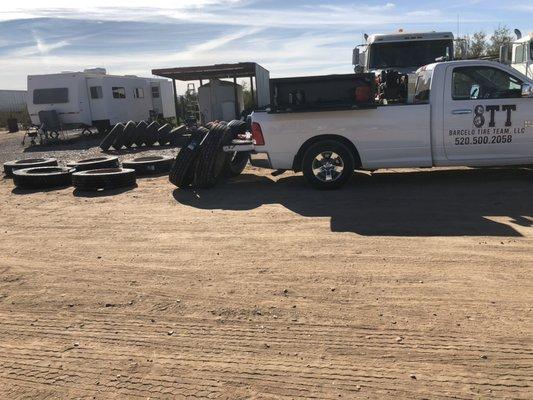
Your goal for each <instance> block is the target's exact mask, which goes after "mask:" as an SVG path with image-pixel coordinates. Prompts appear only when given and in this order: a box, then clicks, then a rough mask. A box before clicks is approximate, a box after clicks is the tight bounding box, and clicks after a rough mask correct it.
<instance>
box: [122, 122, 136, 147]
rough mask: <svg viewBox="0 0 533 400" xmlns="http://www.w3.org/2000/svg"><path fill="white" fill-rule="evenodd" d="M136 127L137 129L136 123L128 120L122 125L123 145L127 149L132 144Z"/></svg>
mask: <svg viewBox="0 0 533 400" xmlns="http://www.w3.org/2000/svg"><path fill="white" fill-rule="evenodd" d="M136 129H137V124H136V123H135V122H133V121H129V122H128V123H127V124H126V126H125V127H124V134H123V138H124V139H123V145H124V147H126V148H127V149H129V148H130V147H131V146H132V145H133V140H134V139H135V131H136ZM117 150H118V149H117Z"/></svg>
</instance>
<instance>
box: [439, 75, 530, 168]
mask: <svg viewBox="0 0 533 400" xmlns="http://www.w3.org/2000/svg"><path fill="white" fill-rule="evenodd" d="M521 85H522V81H521V80H520V79H518V78H517V77H515V76H513V75H511V74H509V73H508V72H507V71H505V70H503V69H500V68H498V67H496V66H487V65H470V66H464V65H463V66H460V65H458V66H454V65H450V66H448V68H447V69H446V79H445V90H444V99H443V100H444V101H443V104H444V105H443V107H444V116H443V117H444V118H443V121H444V122H443V123H444V127H443V128H444V129H443V133H444V138H443V139H444V151H445V154H446V158H447V159H448V160H450V161H452V160H453V161H455V160H456V161H458V163H459V162H460V161H462V162H467V163H468V162H472V164H471V165H476V162H479V164H481V165H483V164H484V165H486V164H488V163H490V162H491V161H492V160H494V162H496V163H497V160H502V161H503V160H509V161H510V162H517V163H518V162H519V161H521V160H524V161H525V160H527V159H529V160H533V129H532V127H531V124H532V120H533V99H532V98H526V97H522V96H521Z"/></svg>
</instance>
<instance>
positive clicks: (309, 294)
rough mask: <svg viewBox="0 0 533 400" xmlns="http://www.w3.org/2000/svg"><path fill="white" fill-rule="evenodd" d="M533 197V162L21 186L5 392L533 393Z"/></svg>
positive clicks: (2, 319) (6, 210) (5, 201)
mask: <svg viewBox="0 0 533 400" xmlns="http://www.w3.org/2000/svg"><path fill="white" fill-rule="evenodd" d="M0 137H3V138H2V139H0V154H3V156H2V157H4V160H3V161H5V160H6V159H5V157H6V155H7V156H12V155H13V154H14V153H13V150H9V143H11V142H12V141H13V137H10V139H9V140H8V139H6V135H5V134H0ZM8 142H9V143H8ZM6 149H8V150H6ZM74 150H75V149H74ZM74 150H72V151H74ZM18 151H20V149H19V150H18ZM64 151H65V152H66V153H65V154H66V155H69V157H70V155H72V154H73V153H69V152H70V151H71V150H68V149H67V150H64ZM91 151H96V150H94V149H93V150H89V151H88V153H90V152H91ZM165 151H169V152H171V151H175V150H165ZM55 154H56V155H58V156H61V154H62V153H61V151H58V152H57V153H55ZM21 155H22V156H28V154H27V153H25V154H21ZM11 158H17V157H11ZM532 199H533V171H529V170H526V169H514V170H494V169H480V170H474V169H468V170H467V169H463V170H401V171H386V172H378V173H375V174H373V175H372V176H370V175H365V174H357V175H354V178H353V179H352V181H351V182H350V183H349V184H348V185H347V187H346V188H344V189H343V190H340V191H336V192H318V191H314V190H312V189H309V188H307V187H306V186H305V184H304V181H303V178H302V177H301V175H295V174H291V173H287V174H284V175H281V176H279V177H277V178H273V177H272V176H270V175H269V171H259V170H256V169H254V168H251V167H249V168H247V170H246V171H245V173H244V174H243V175H242V176H241V177H239V178H237V179H234V180H232V181H230V182H227V183H224V184H222V185H219V186H218V187H216V188H215V189H213V190H207V191H200V192H194V191H183V190H177V189H175V187H173V186H172V185H171V184H170V183H169V182H168V180H167V178H166V177H158V178H149V179H139V180H138V187H136V188H133V189H131V190H121V191H113V192H107V193H84V192H76V191H73V189H72V188H68V189H61V190H51V191H47V192H33V193H32V192H22V191H17V190H14V188H13V184H12V182H11V180H6V179H4V180H2V181H0V215H1V218H0V254H1V256H0V398H1V399H78V398H83V399H86V398H87V399H93V398H95V399H126V398H128V399H129V398H141V399H148V398H150V399H171V398H188V397H190V398H224V399H297V398H301V399H311V398H312V399H334V398H335V399H338V398H345V399H346V398H347V399H492V398H494V399H496V398H497V399H531V398H532V393H533V387H532V386H533V251H532V250H533V239H532V238H533V202H532Z"/></svg>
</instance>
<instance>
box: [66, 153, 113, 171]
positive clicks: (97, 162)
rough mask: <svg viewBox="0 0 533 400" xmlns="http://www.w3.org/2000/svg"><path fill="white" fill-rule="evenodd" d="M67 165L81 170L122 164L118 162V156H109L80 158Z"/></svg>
mask: <svg viewBox="0 0 533 400" xmlns="http://www.w3.org/2000/svg"><path fill="white" fill-rule="evenodd" d="M67 166H68V167H71V168H74V169H75V170H76V172H79V171H88V170H90V169H101V168H118V167H119V166H120V165H119V162H118V157H112V156H109V157H96V158H88V159H85V160H79V161H76V162H72V163H68V164H67Z"/></svg>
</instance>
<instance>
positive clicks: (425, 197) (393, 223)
mask: <svg viewBox="0 0 533 400" xmlns="http://www.w3.org/2000/svg"><path fill="white" fill-rule="evenodd" d="M173 194H174V198H175V199H176V201H178V202H179V203H182V204H186V205H189V206H192V207H197V208H201V209H225V210H252V209H255V208H257V207H259V206H261V205H263V204H281V205H283V206H284V207H286V208H287V209H289V210H291V211H293V212H295V213H297V214H299V215H302V216H305V217H330V218H331V230H332V231H333V232H354V233H357V234H360V235H368V236H521V234H520V233H519V232H518V231H517V230H515V229H514V228H513V227H512V226H510V225H507V224H502V223H498V222H495V221H492V220H490V219H489V218H490V217H502V216H503V217H509V218H511V220H512V221H513V222H514V223H515V224H518V225H521V226H524V227H530V226H532V225H533V224H532V220H531V216H532V215H533V202H532V201H531V199H533V170H531V169H469V170H441V171H415V172H405V173H399V172H387V173H376V174H373V175H372V176H370V175H364V174H355V175H354V177H353V178H352V180H351V181H350V182H349V183H348V184H347V185H346V186H345V187H344V188H343V189H341V190H338V191H330V192H321V191H316V190H314V189H311V188H308V187H307V186H306V185H305V182H304V179H303V177H301V176H294V175H293V176H289V177H286V178H281V179H279V180H278V181H277V182H275V181H273V180H271V179H269V178H267V177H261V176H256V175H241V176H240V177H238V178H236V179H235V180H232V181H230V182H227V183H225V184H223V185H220V186H218V187H216V188H214V189H210V190H200V191H192V190H180V189H176V190H175V191H174V193H173Z"/></svg>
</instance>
